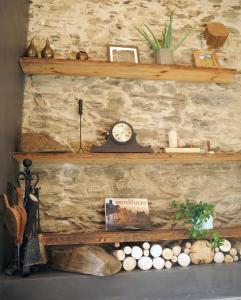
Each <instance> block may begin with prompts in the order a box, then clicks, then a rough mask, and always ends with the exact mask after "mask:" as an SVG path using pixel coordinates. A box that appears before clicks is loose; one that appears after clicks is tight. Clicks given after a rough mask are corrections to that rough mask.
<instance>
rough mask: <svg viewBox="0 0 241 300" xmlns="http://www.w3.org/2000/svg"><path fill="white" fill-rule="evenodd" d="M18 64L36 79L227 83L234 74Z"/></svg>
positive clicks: (61, 62) (63, 62) (33, 61)
mask: <svg viewBox="0 0 241 300" xmlns="http://www.w3.org/2000/svg"><path fill="white" fill-rule="evenodd" d="M19 61H20V64H21V67H22V70H23V72H24V73H25V74H39V75H68V76H86V77H113V78H133V79H149V80H175V81H193V82H216V83H228V82H230V81H231V80H232V79H233V77H234V75H235V73H236V70H234V69H223V68H197V67H193V66H185V65H157V64H144V63H139V64H133V63H116V62H115V63H110V62H104V61H95V60H86V61H79V60H73V59H43V58H28V57H23V58H20V59H19Z"/></svg>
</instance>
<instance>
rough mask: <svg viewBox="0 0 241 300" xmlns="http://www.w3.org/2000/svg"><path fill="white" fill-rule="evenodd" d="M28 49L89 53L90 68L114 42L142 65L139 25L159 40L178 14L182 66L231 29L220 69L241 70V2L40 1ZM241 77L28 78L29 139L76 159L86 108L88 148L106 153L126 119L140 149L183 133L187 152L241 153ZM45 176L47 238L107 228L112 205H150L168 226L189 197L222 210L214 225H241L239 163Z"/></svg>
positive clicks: (56, 169)
mask: <svg viewBox="0 0 241 300" xmlns="http://www.w3.org/2000/svg"><path fill="white" fill-rule="evenodd" d="M31 2H32V3H31V5H30V24H29V35H28V40H30V39H31V38H32V37H34V38H35V44H36V46H37V48H38V49H39V50H40V49H41V48H42V47H43V46H44V41H45V39H46V38H49V39H50V42H51V44H52V46H53V48H54V49H55V53H56V57H65V58H74V57H75V53H76V52H77V51H79V50H81V49H85V50H86V51H87V52H88V54H89V56H90V59H97V60H106V45H107V44H108V43H114V44H124V45H135V46H138V47H139V51H140V59H141V61H142V62H152V61H153V56H152V51H151V50H150V49H149V48H148V46H147V44H146V43H145V42H144V41H143V40H142V38H141V37H140V36H139V35H138V33H137V32H136V30H135V29H134V28H133V25H136V26H141V24H143V23H148V24H150V26H151V27H152V29H153V31H154V32H155V33H156V34H159V36H160V37H161V30H162V28H163V25H164V23H165V20H166V19H167V16H168V13H169V11H170V9H175V13H176V16H175V19H174V44H175V43H176V42H177V41H178V39H179V38H180V37H181V36H182V35H183V34H184V33H185V31H186V30H188V29H189V28H190V27H191V26H194V25H195V26H196V27H195V29H194V31H193V33H192V35H191V36H190V38H189V39H188V40H187V41H186V43H185V44H184V45H183V46H182V47H181V48H179V49H178V50H177V51H176V52H175V61H176V63H183V64H191V63H192V50H193V49H200V48H205V43H204V42H203V41H202V39H201V37H200V32H201V31H202V30H203V27H202V25H203V24H205V23H206V22H208V21H217V22H222V23H223V24H225V25H226V26H227V27H228V29H229V30H230V36H229V38H228V40H227V42H226V44H225V45H224V47H223V48H221V49H218V51H217V52H218V56H219V61H220V64H221V65H222V66H226V67H233V68H237V69H238V70H239V71H240V69H241V46H240V44H241V37H240V31H241V12H240V5H241V3H240V1H238V0H230V1H224V0H223V1H222V0H209V1H208V0H202V1H194V0H193V1H192V0H188V1H187V0H186V1H185V0H179V1H174V0H163V1H161V0H137V1H132V0H128V1H120V0H115V1H114V0H113V1H112V0H111V1H109V0H108V1H107V0H104V1H97V0H89V1H87V0H84V1H78V0H68V1H60V0H45V1H42V0H41V1H40V0H32V1H31ZM240 79H241V76H240V74H238V75H237V76H236V77H235V80H234V81H232V82H231V83H230V84H209V83H190V82H171V81H169V82H168V81H167V82H161V81H146V80H129V79H108V78H106V79H100V78H81V77H60V76H37V75H35V76H26V82H25V97H24V118H23V124H22V132H23V133H26V132H37V133H47V134H49V135H50V136H51V137H52V138H54V139H55V140H57V141H58V142H60V143H61V144H63V145H65V146H66V148H71V149H72V150H76V149H78V146H79V142H78V140H79V115H78V102H77V100H76V99H79V98H82V99H83V100H84V114H83V129H82V136H83V144H84V148H85V150H88V149H89V147H90V145H92V144H93V143H96V144H101V143H102V142H103V140H104V133H105V132H106V131H108V129H109V128H110V126H111V124H113V123H114V122H116V121H118V120H125V121H127V122H129V123H131V124H132V126H133V127H134V129H135V131H136V132H137V138H138V141H139V142H140V143H141V144H143V145H148V144H151V145H152V147H153V148H154V150H155V151H156V152H158V151H159V150H160V147H163V146H166V145H167V133H168V131H169V130H170V129H176V130H177V131H178V134H179V137H180V138H182V139H183V140H184V141H185V142H186V143H188V144H193V145H204V143H205V141H206V140H210V141H211V145H212V146H213V148H215V149H216V150H223V151H240V149H241V130H240V128H241V118H240V115H241V105H240V104H241V97H240V96H241V83H240ZM34 167H35V169H36V170H37V171H38V172H40V175H41V186H42V190H41V195H42V196H41V206H42V210H41V215H42V226H43V230H44V231H67V230H77V229H78V230H79V229H81V230H93V229H101V228H103V227H104V216H103V211H104V210H103V201H104V198H105V197H109V196H111V197H144V198H147V199H148V200H149V202H150V209H151V215H152V221H153V224H154V225H155V226H157V227H165V228H167V227H170V224H171V221H170V213H171V212H170V209H169V204H170V202H171V201H172V200H173V199H176V200H178V201H183V200H185V199H187V198H189V199H193V200H197V201H198V200H203V201H209V202H214V203H215V204H216V211H217V217H216V226H234V225H240V226H241V218H240V217H241V201H240V198H241V196H240V192H241V185H240V182H241V169H240V164H238V163H236V164H231V163H230V164H209V165H207V164H196V165H191V164H185V165H182V164H177V165H143V164H140V165H129V166H128V165H125V166H122V165H114V166H112V165H106V166H104V167H103V166H80V165H78V164H75V165H71V164H48V165H47V164H46V165H44V164H39V165H37V164H35V166H34Z"/></svg>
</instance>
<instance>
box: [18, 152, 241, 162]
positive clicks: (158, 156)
mask: <svg viewBox="0 0 241 300" xmlns="http://www.w3.org/2000/svg"><path fill="white" fill-rule="evenodd" d="M13 158H14V159H15V160H17V161H20V162H21V161H22V160H24V159H26V158H28V159H31V160H32V161H33V162H35V163H37V162H42V163H78V164H107V163H109V164H114V163H115V164H118V163H121V164H123V163H126V164H138V163H143V164H159V163H168V164H169V163H223V162H241V153H216V154H196V153H188V154H187V153H185V154H184V153H175V154H174V153H58V152H55V153H54V152H41V153H39V152H38V153H13Z"/></svg>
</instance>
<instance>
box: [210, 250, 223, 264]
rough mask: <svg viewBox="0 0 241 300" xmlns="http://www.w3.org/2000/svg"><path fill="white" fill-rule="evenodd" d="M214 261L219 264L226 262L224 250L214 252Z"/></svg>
mask: <svg viewBox="0 0 241 300" xmlns="http://www.w3.org/2000/svg"><path fill="white" fill-rule="evenodd" d="M213 260H214V262H215V263H217V264H221V263H223V262H224V254H223V252H220V251H219V252H216V253H215V254H214V258H213Z"/></svg>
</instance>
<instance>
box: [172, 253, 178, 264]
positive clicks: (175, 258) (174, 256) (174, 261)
mask: <svg viewBox="0 0 241 300" xmlns="http://www.w3.org/2000/svg"><path fill="white" fill-rule="evenodd" d="M171 261H172V262H173V263H176V262H177V256H176V255H173V256H172V258H171Z"/></svg>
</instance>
